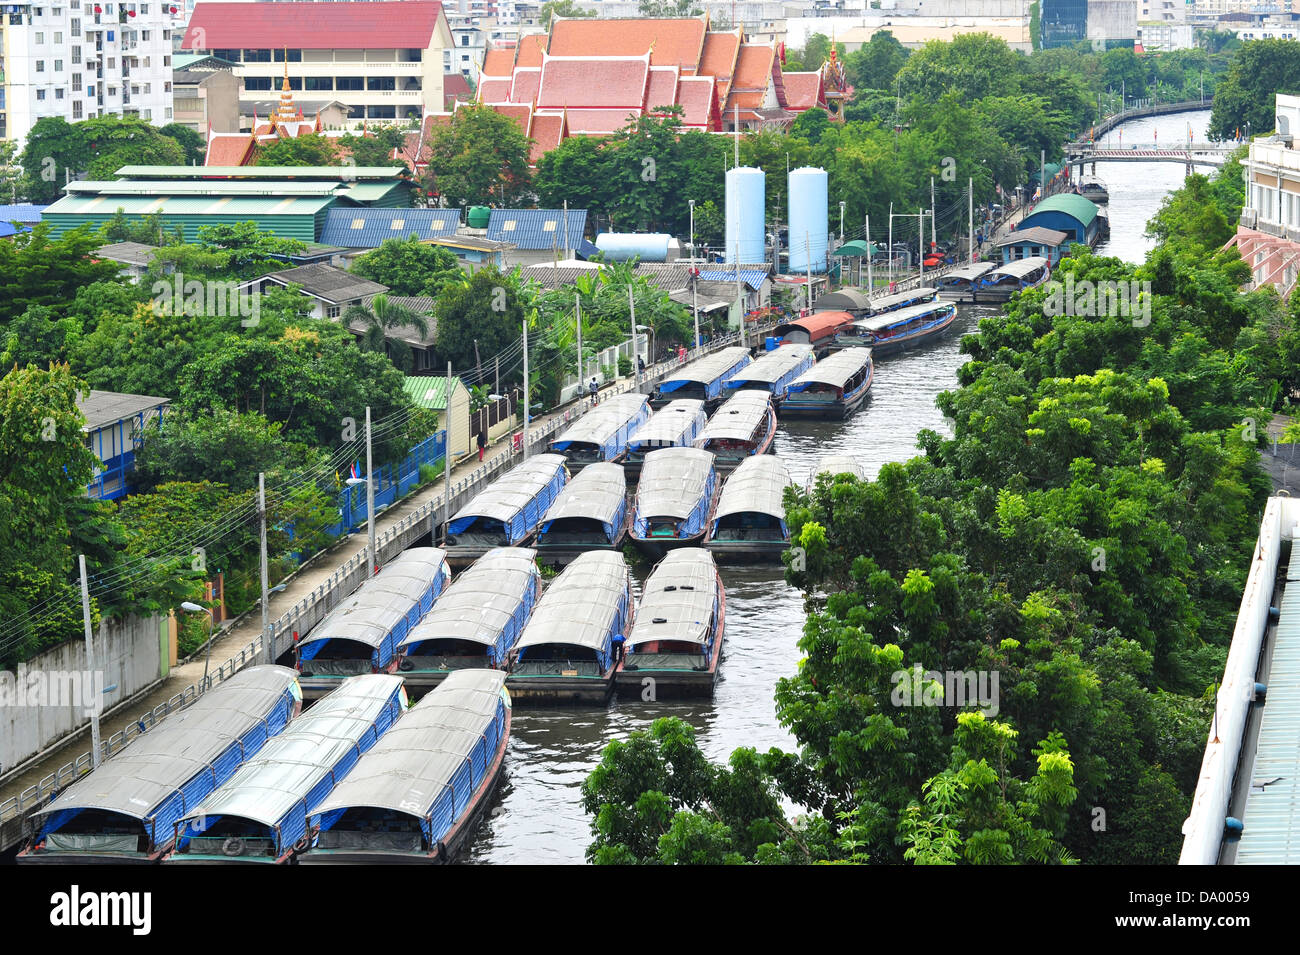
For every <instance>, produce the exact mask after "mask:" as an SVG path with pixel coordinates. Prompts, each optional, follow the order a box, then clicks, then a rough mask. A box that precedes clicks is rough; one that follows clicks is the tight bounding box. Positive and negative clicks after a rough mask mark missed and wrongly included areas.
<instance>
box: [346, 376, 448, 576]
mask: <svg viewBox="0 0 1300 955" xmlns="http://www.w3.org/2000/svg"><path fill="white" fill-rule="evenodd" d="M447 404H448V405H449V406H450V404H451V399H450V398H448V399H447ZM447 425H448V427H447V437H448V438H450V437H451V414H450V408H449V409H448V415H447ZM450 443H451V442H450V441H448V445H450ZM447 466H448V468H450V467H451V448H450V446H449V447H448V449H447ZM366 531H367V533H368V534H369V535H370V553H369V557H370V573H369V574H367V575H366V576H368V577H373V576H375V574H377V573H379V554H378V553H377V552H376V551H375V467H374V447H373V445H372V442H371V437H370V406H369V405H366Z"/></svg>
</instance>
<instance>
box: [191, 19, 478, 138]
mask: <svg viewBox="0 0 1300 955" xmlns="http://www.w3.org/2000/svg"><path fill="white" fill-rule="evenodd" d="M182 46H183V48H184V49H185V50H186V51H187V52H193V53H210V54H212V55H213V56H218V57H220V58H222V59H224V60H229V61H230V62H232V63H234V64H235V68H234V72H235V75H236V76H238V77H239V78H241V79H242V80H243V81H244V89H243V92H242V93H241V94H240V96H241V100H240V105H241V110H242V111H243V112H248V111H249V110H250V109H251V107H252V105H253V104H256V103H258V102H262V101H265V100H267V99H268V98H273V96H274V93H273V91H274V90H279V89H280V87H281V81H282V75H283V73H284V68H285V64H286V62H287V64H288V73H289V77H288V81H289V88H290V89H291V90H293V91H294V92H299V91H301V92H302V93H303V94H304V95H305V96H306V97H307V98H308V99H310V100H313V101H314V100H322V101H325V100H337V101H339V102H341V103H344V104H346V106H347V107H348V113H349V115H348V120H349V123H350V124H351V125H354V126H360V125H362V123H364V122H365V121H366V120H380V121H392V120H403V119H419V118H420V117H422V116H423V115H424V114H425V113H428V112H441V111H442V109H443V92H442V76H443V61H444V52H445V51H446V50H448V49H449V48H450V47H451V46H452V36H451V30H450V29H449V28H448V26H447V18H446V16H445V15H444V13H443V7H442V4H441V3H438V2H433V0H370V2H364V0H363V2H352V0H345V2H339V3H230V2H216V0H200V2H199V3H198V4H197V5H196V6H195V8H194V15H193V17H191V18H190V23H189V26H188V28H187V29H186V31H185V36H184V39H183V41H182ZM246 107H247V108H246Z"/></svg>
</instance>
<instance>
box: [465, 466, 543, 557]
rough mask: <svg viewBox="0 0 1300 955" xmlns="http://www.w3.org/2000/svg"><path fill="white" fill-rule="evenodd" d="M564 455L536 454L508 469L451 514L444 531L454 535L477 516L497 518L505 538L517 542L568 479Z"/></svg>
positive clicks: (532, 526) (537, 520) (539, 518)
mask: <svg viewBox="0 0 1300 955" xmlns="http://www.w3.org/2000/svg"><path fill="white" fill-rule="evenodd" d="M564 464H565V461H564V458H563V456H561V455H559V454H539V455H537V456H536V457H534V458H529V459H528V460H527V461H524V462H523V463H522V464H518V465H516V466H515V467H513V468H511V469H510V470H509V471H507V472H506V473H505V474H503V475H502V476H501V477H499V478H497V479H496V480H495V481H493V482H492V483H491V484H489V485H488V486H487V487H486V488H484V489H483V491H482V492H481V493H479V494H477V495H475V496H474V499H473V500H472V501H470V502H469V503H468V504H466V505H465V506H464V507H462V508H461V509H460V510H459V511H457V512H456V514H455V516H453V517H452V519H451V523H450V525H449V526H448V528H447V529H448V532H449V533H451V534H453V535H455V534H459V533H461V532H462V531H464V530H465V528H467V527H469V526H470V525H471V524H473V523H474V522H475V521H476V520H478V519H479V518H480V517H486V518H490V519H492V520H497V521H500V522H501V523H502V524H503V525H505V528H506V538H507V539H508V540H509V541H510V543H511V544H517V543H519V542H520V541H522V540H523V539H524V538H525V537H527V536H528V535H529V534H531V533H532V532H533V530H534V529H535V528H536V527H537V524H538V522H539V521H540V520H541V519H542V515H543V514H545V513H546V509H547V508H548V507H550V506H551V503H552V502H553V501H554V500H555V497H556V495H557V494H559V493H560V489H561V488H562V487H564V484H565V481H566V480H567V479H568V472H567V471H565V469H564Z"/></svg>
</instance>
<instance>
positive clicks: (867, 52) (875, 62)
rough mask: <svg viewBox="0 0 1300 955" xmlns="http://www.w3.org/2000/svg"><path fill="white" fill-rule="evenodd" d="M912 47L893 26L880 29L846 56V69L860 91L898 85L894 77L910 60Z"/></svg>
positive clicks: (856, 88) (854, 85)
mask: <svg viewBox="0 0 1300 955" xmlns="http://www.w3.org/2000/svg"><path fill="white" fill-rule="evenodd" d="M907 55H908V50H907V48H906V47H905V46H903V44H901V43H899V42H898V40H897V38H896V37H895V36H894V34H893V33H891V32H890V31H889V30H878V31H876V32H875V33H873V34H872V35H871V39H870V40H868V41H867V42H866V43H864V44H862V46H861V47H859V48H858V49H856V50H854V51H853V52H852V53H849V54H848V55H847V56H845V57H844V72H845V73H847V74H848V77H849V82H850V83H852V84H853V88H854V90H855V91H857V92H856V93H855V95H854V99H855V100H856V99H857V95H858V94H860V93H861V92H862V91H864V90H889V91H890V92H892V91H893V89H894V77H896V76H897V75H898V71H899V70H901V69H902V68H903V64H905V63H906V62H907Z"/></svg>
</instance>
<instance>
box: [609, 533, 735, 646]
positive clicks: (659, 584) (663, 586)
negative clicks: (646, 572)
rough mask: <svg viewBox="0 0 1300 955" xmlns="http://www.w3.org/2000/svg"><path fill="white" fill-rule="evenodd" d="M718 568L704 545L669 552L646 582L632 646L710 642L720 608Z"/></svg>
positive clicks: (703, 643) (630, 644) (633, 628)
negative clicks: (657, 642) (661, 642)
mask: <svg viewBox="0 0 1300 955" xmlns="http://www.w3.org/2000/svg"><path fill="white" fill-rule="evenodd" d="M718 588H719V584H718V568H717V566H716V565H715V564H714V562H713V555H712V554H711V553H709V552H708V551H707V550H705V549H704V548H702V547H683V548H681V549H680V550H672V551H669V552H668V554H667V556H665V557H664V559H663V560H661V561H660V562H659V564H658V566H656V567H655V569H654V572H653V573H651V574H650V579H649V580H647V581H646V582H645V589H644V591H643V593H642V596H641V604H640V606H639V607H638V608H637V615H636V622H635V623H634V624H633V626H632V633H631V634H630V635H629V636H628V639H627V644H628V646H629V647H633V646H636V645H637V644H641V643H651V642H653V641H655V640H678V641H682V642H684V643H698V644H700V645H701V646H703V645H705V644H707V643H708V642H709V636H710V634H711V633H712V631H713V627H712V623H713V619H714V618H715V617H716V615H717V611H718Z"/></svg>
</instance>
